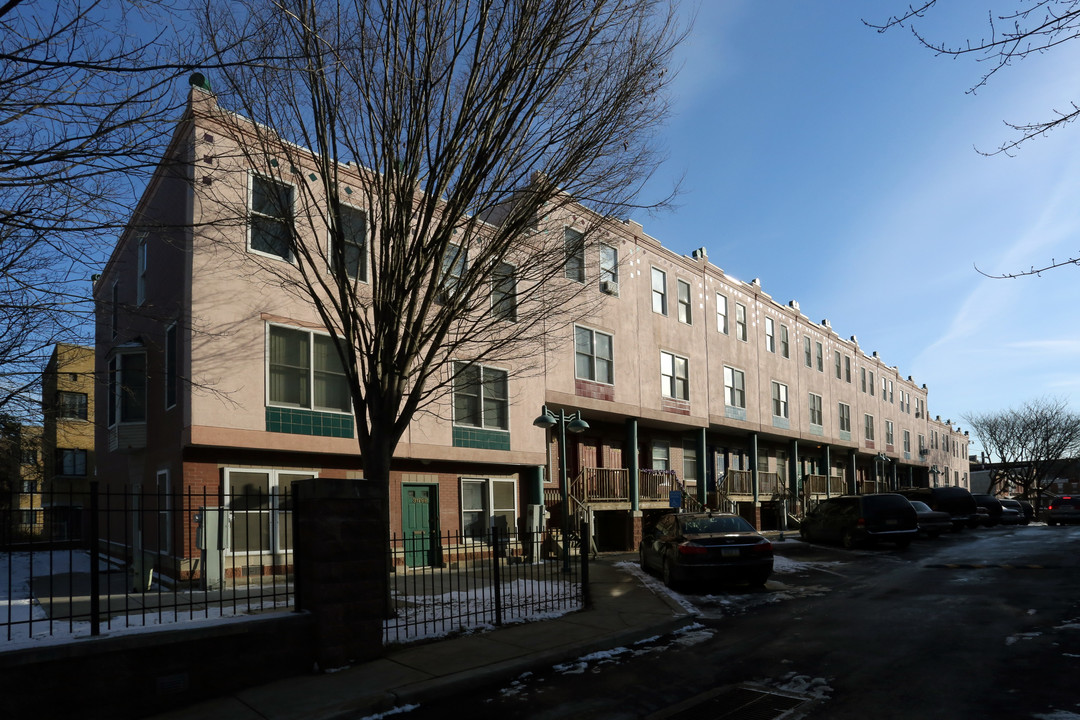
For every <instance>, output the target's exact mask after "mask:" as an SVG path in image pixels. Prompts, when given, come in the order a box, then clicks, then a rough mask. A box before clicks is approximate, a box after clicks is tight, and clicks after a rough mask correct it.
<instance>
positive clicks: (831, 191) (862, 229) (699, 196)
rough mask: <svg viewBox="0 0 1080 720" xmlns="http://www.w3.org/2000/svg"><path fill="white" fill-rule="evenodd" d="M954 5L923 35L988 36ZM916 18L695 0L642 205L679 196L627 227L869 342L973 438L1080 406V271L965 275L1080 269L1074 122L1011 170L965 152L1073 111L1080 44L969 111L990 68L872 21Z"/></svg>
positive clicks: (1010, 73) (1001, 161)
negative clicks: (1015, 413)
mask: <svg viewBox="0 0 1080 720" xmlns="http://www.w3.org/2000/svg"><path fill="white" fill-rule="evenodd" d="M1009 4H1010V5H1012V4H1013V3H1011V2H1010V3H1009ZM951 5H956V3H952V4H951ZM961 5H964V6H965V7H964V8H962V9H960V10H957V9H955V8H949V7H945V8H944V10H946V11H949V12H942V11H935V13H934V14H933V15H932V16H931V18H930V19H931V20H932V21H933V22H927V23H925V26H924V27H923V28H922V29H924V30H925V31H926V32H927V33H928V34H930V35H931V36H932V37H934V38H941V39H943V40H948V41H950V42H954V43H960V42H963V41H964V40H965V39H966V38H968V37H972V38H975V39H977V38H979V37H982V36H983V35H985V34H986V30H987V24H986V17H987V13H986V10H987V5H985V4H984V3H982V2H976V3H961ZM906 7H907V5H906V2H905V1H904V0H896V1H893V0H873V1H872V2H868V1H867V0H860V1H858V2H856V1H854V0H829V2H816V3H813V2H803V1H794V0H782V1H780V0H777V1H772V2H762V1H761V0H718V1H710V0H703V2H702V3H701V6H700V9H699V10H698V15H697V22H696V24H695V26H694V29H693V33H692V35H691V36H690V37H689V38H688V41H687V43H686V44H685V45H684V46H683V48H682V49H681V52H680V55H681V60H680V62H681V63H682V69H681V72H680V75H679V77H678V79H677V80H676V83H675V85H674V87H673V99H674V108H673V109H674V116H673V118H672V119H671V121H670V123H669V124H668V126H667V127H666V128H665V129H664V131H663V134H662V137H661V142H662V143H663V144H664V145H665V146H666V147H667V150H668V153H669V156H668V160H667V162H666V163H665V164H664V165H663V166H662V167H661V168H660V170H659V171H658V173H657V174H656V176H655V177H654V179H653V185H652V190H653V192H652V193H651V197H653V198H655V197H656V196H657V194H658V193H659V191H660V190H661V189H663V188H665V187H667V186H669V185H670V183H671V182H672V180H673V179H677V178H681V180H682V190H683V194H682V195H681V196H680V197H679V198H678V199H677V201H676V203H677V207H676V208H674V209H672V210H665V211H662V212H660V213H658V214H655V215H653V216H640V217H636V218H635V219H637V220H639V221H640V222H642V223H643V224H644V225H645V230H646V232H648V233H649V234H650V235H652V236H654V237H656V238H657V239H659V240H660V241H661V242H663V243H664V244H665V245H666V246H668V247H670V248H672V249H674V250H676V251H677V252H680V253H684V254H689V253H690V252H691V251H692V250H693V249H695V248H698V247H702V246H704V247H705V248H706V249H707V250H708V254H709V259H710V261H711V262H713V263H714V264H716V265H718V266H720V267H721V268H723V269H724V270H725V272H727V273H729V274H731V275H733V276H735V277H737V278H739V279H742V280H746V281H749V280H752V279H753V278H760V279H761V282H762V287H763V289H764V290H765V291H766V292H768V293H769V294H771V295H772V296H773V298H774V299H775V300H777V301H778V302H781V303H787V302H788V301H789V300H792V299H794V300H798V301H799V303H800V306H801V309H802V311H803V313H804V314H806V315H807V316H808V317H809V318H810V319H811V320H813V321H815V322H820V321H821V320H822V319H823V318H828V319H829V320H830V322H831V323H832V326H833V328H834V329H835V330H836V331H837V332H838V333H839V334H840V335H841V336H842V337H845V338H846V337H849V336H851V335H853V334H854V335H857V336H858V339H859V344H860V347H861V348H862V349H863V350H864V351H865V352H867V353H869V352H872V351H874V350H876V351H878V352H879V353H880V354H881V357H882V359H883V360H884V361H885V362H887V363H888V364H890V365H896V366H898V367H899V368H900V371H901V373H902V374H903V375H904V376H907V375H911V376H913V378H914V379H915V380H916V381H917V382H919V383H920V384H921V383H926V384H927V385H928V387H929V388H930V411H931V414H933V415H941V417H942V419H952V420H953V421H954V423H957V424H959V425H960V426H961V427H963V426H964V423H963V422H962V421H961V419H960V418H961V416H962V415H964V414H965V413H969V412H985V411H993V410H999V409H1005V408H1009V407H1015V406H1018V405H1019V404H1020V403H1022V402H1024V401H1026V400H1029V399H1033V398H1038V397H1044V396H1049V397H1061V398H1065V399H1066V400H1068V401H1069V403H1070V405H1071V406H1072V407H1073V408H1074V409H1080V402H1078V401H1080V364H1078V363H1077V360H1078V359H1080V329H1078V327H1080V324H1078V323H1077V321H1076V318H1075V314H1074V313H1075V309H1076V308H1075V306H1076V300H1077V297H1078V292H1077V287H1078V286H1080V268H1077V267H1065V268H1061V269H1058V270H1055V271H1052V272H1049V273H1046V274H1044V275H1043V276H1042V277H1029V278H1022V279H1015V280H992V279H987V278H985V277H983V276H982V275H980V274H979V273H978V272H977V271H976V270H975V265H976V264H977V265H978V267H979V268H981V269H983V270H985V271H987V272H990V273H1004V272H1014V271H1017V270H1022V269H1025V268H1029V267H1031V266H1033V265H1035V266H1041V265H1044V264H1046V263H1048V262H1049V261H1050V259H1051V258H1058V259H1062V258H1066V257H1076V256H1077V255H1080V202H1078V201H1077V200H1078V198H1080V124H1076V125H1070V126H1066V127H1065V128H1063V129H1060V130H1058V131H1056V132H1054V133H1052V134H1050V135H1049V136H1047V137H1045V138H1039V139H1036V140H1034V141H1032V142H1030V143H1028V144H1027V145H1025V146H1023V147H1022V148H1021V149H1020V150H1019V152H1018V153H1017V155H1016V156H1015V157H1007V156H1003V155H1002V156H994V157H985V156H983V155H980V154H979V153H977V152H976V151H975V149H974V148H976V147H978V148H980V149H983V150H987V151H990V150H994V149H996V148H997V147H998V145H1000V144H1001V143H1002V142H1003V141H1005V140H1007V139H1009V138H1011V137H1012V136H1011V134H1010V131H1009V130H1008V128H1006V127H1005V126H1004V124H1003V121H1005V120H1009V121H1014V122H1028V121H1034V120H1044V119H1047V118H1048V117H1049V116H1050V114H1051V109H1052V108H1055V107H1058V108H1063V109H1064V108H1067V107H1068V104H1069V101H1070V100H1076V99H1080V97H1078V95H1080V93H1077V91H1076V88H1077V87H1080V43H1076V44H1075V45H1076V47H1069V46H1067V45H1066V46H1062V47H1061V48H1059V49H1057V50H1055V51H1054V52H1053V53H1051V54H1048V55H1045V56H1041V57H1035V58H1032V59H1030V60H1027V61H1024V62H1023V63H1021V64H1019V65H1017V66H1014V67H1011V68H1007V69H1006V70H1005V71H1004V72H1003V74H999V75H998V76H996V77H995V78H993V79H992V80H991V81H990V83H989V85H988V86H987V87H984V88H982V89H980V90H979V91H978V92H977V93H976V94H974V95H973V94H969V93H967V92H966V91H967V90H968V89H969V88H970V87H971V86H973V85H975V84H976V83H977V82H978V80H979V78H980V77H981V74H982V71H983V70H984V69H985V64H984V63H978V62H975V61H974V59H972V58H968V59H960V60H953V59H949V58H945V57H937V56H935V55H934V54H933V53H931V52H929V51H927V50H925V49H922V48H921V47H920V46H918V45H917V43H916V42H915V40H914V38H912V37H911V35H910V33H909V32H908V31H907V30H905V29H898V30H893V31H890V32H889V33H886V34H879V33H877V32H875V31H874V30H872V29H870V28H868V27H866V26H865V25H864V24H863V22H862V20H863V19H864V18H865V19H867V20H871V21H883V20H884V19H886V18H887V17H888V16H889V15H890V14H891V13H895V12H898V11H901V10H903V9H904V8H906ZM950 13H951V14H950ZM1070 93H1072V94H1070ZM649 197H650V193H648V192H647V193H646V195H645V196H644V197H643V199H648V198H649ZM965 429H967V428H965Z"/></svg>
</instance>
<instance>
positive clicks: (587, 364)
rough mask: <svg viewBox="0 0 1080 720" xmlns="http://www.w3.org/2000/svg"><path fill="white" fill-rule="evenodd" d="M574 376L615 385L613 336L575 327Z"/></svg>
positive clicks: (578, 326)
mask: <svg viewBox="0 0 1080 720" xmlns="http://www.w3.org/2000/svg"><path fill="white" fill-rule="evenodd" d="M574 375H575V377H577V378H578V379H579V380H592V381H593V382H599V383H605V384H607V385H614V384H615V361H614V344H613V342H612V337H611V335H608V334H607V333H602V332H600V331H598V330H590V329H589V328H584V327H581V326H580V325H575V326H574Z"/></svg>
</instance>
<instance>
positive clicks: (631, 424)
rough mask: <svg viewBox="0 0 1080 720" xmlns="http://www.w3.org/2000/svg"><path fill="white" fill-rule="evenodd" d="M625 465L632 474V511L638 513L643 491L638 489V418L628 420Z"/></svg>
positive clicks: (624, 454)
mask: <svg viewBox="0 0 1080 720" xmlns="http://www.w3.org/2000/svg"><path fill="white" fill-rule="evenodd" d="M623 465H625V466H626V469H627V471H628V472H629V474H630V511H631V512H634V513H636V512H638V511H639V510H640V509H641V508H640V507H639V506H640V502H639V499H640V495H641V491H640V488H639V487H638V439H637V418H627V419H626V450H625V451H624V452H623Z"/></svg>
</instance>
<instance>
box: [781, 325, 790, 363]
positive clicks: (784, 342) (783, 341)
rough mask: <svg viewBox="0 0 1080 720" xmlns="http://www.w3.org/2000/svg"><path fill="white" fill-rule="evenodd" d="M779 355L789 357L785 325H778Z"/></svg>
mask: <svg viewBox="0 0 1080 720" xmlns="http://www.w3.org/2000/svg"><path fill="white" fill-rule="evenodd" d="M780 355H781V356H782V357H791V347H790V344H789V343H788V329H787V325H784V324H783V323H780Z"/></svg>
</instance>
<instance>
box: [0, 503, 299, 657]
mask: <svg viewBox="0 0 1080 720" xmlns="http://www.w3.org/2000/svg"><path fill="white" fill-rule="evenodd" d="M233 490H234V492H232V493H224V492H220V491H216V490H213V491H206V490H202V491H197V490H194V489H190V488H189V489H185V490H184V491H183V492H174V491H171V490H170V489H169V488H168V486H167V484H165V483H163V484H161V485H159V486H157V487H154V488H150V489H147V488H131V487H118V488H99V487H98V485H97V483H89V484H88V485H87V486H86V487H85V488H83V489H76V488H70V489H65V490H64V491H63V492H60V491H46V492H33V493H27V492H23V493H20V494H19V495H18V496H17V497H16V498H15V499H14V501H13V502H12V503H11V504H10V507H8V508H5V509H3V510H0V641H4V640H6V641H12V640H28V639H30V638H40V637H42V636H60V637H63V636H70V637H80V636H96V635H99V634H101V633H103V632H108V631H112V630H115V629H118V628H130V627H141V626H154V625H168V624H172V623H180V622H185V621H191V620H208V619H213V618H219V617H229V616H236V615H245V614H252V613H256V612H264V611H268V610H275V609H283V608H288V607H290V606H292V604H293V601H294V598H293V569H294V568H293V561H292V542H293V537H292V535H293V529H292V522H291V498H290V494H289V488H287V487H286V488H281V489H275V488H263V487H259V486H258V484H257V482H256V483H253V484H249V485H239V484H237V485H236V486H235V487H234V488H233Z"/></svg>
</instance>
